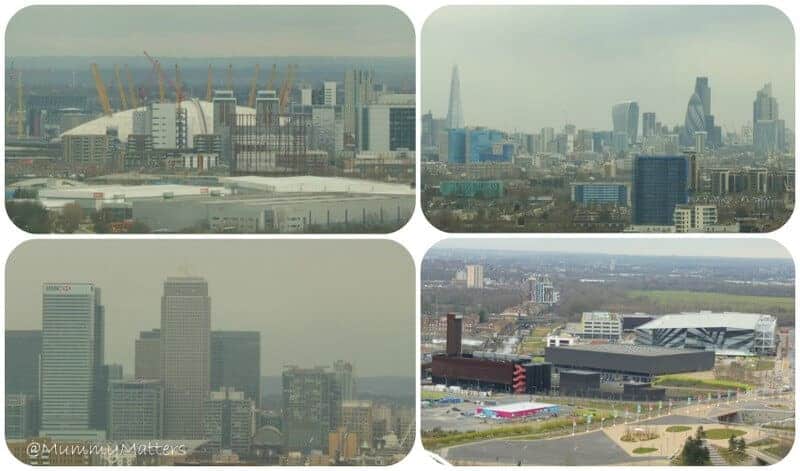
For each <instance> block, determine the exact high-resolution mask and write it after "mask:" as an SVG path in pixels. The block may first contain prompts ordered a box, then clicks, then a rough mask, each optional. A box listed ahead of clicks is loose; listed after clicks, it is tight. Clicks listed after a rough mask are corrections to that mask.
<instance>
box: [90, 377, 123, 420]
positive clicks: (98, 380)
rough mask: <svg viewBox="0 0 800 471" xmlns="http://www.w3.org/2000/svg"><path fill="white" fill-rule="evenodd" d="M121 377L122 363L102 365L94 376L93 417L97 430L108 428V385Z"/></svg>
mask: <svg viewBox="0 0 800 471" xmlns="http://www.w3.org/2000/svg"><path fill="white" fill-rule="evenodd" d="M121 379H122V365H119V364H113V365H102V366H101V367H100V369H99V373H98V374H97V375H96V377H95V391H96V392H95V398H94V417H95V423H96V428H97V429H98V430H108V420H109V417H108V412H109V400H110V399H109V385H110V384H111V381H118V380H121Z"/></svg>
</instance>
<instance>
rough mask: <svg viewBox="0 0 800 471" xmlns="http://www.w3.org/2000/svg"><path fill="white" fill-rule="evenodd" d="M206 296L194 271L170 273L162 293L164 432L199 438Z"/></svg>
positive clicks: (205, 375) (205, 384)
mask: <svg viewBox="0 0 800 471" xmlns="http://www.w3.org/2000/svg"><path fill="white" fill-rule="evenodd" d="M210 330H211V298H210V297H209V296H208V283H207V282H206V280H204V279H203V278H197V277H170V278H167V280H166V281H165V282H164V295H163V296H162V297H161V382H162V383H163V385H164V438H167V439H201V438H203V429H202V421H203V404H204V401H205V399H206V398H207V397H208V391H209V368H210V366H209V363H210V362H209V357H210V354H209V350H210V348H209V345H210V339H209V337H210Z"/></svg>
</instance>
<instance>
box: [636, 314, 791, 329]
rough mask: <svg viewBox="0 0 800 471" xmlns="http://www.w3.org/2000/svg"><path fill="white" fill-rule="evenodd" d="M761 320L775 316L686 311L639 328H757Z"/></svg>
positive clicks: (768, 320)
mask: <svg viewBox="0 0 800 471" xmlns="http://www.w3.org/2000/svg"><path fill="white" fill-rule="evenodd" d="M759 321H766V322H769V323H772V322H775V318H774V317H773V316H769V315H766V314H752V313H741V312H721V313H714V312H711V311H700V312H684V313H681V314H666V315H663V316H661V317H657V318H655V319H653V320H652V321H650V322H648V323H646V324H642V325H640V326H639V327H637V329H641V330H648V329H685V328H693V329H710V328H714V327H726V328H728V329H741V330H752V329H755V328H756V325H757V324H758V322H759Z"/></svg>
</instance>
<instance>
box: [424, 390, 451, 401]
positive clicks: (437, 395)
mask: <svg viewBox="0 0 800 471" xmlns="http://www.w3.org/2000/svg"><path fill="white" fill-rule="evenodd" d="M421 396H422V400H423V401H437V400H439V399H441V398H443V397H446V396H447V393H446V392H443V391H424V390H423V391H422V394H421Z"/></svg>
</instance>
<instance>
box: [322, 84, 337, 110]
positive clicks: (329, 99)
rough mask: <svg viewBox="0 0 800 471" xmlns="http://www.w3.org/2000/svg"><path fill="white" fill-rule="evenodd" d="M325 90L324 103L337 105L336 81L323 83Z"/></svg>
mask: <svg viewBox="0 0 800 471" xmlns="http://www.w3.org/2000/svg"><path fill="white" fill-rule="evenodd" d="M322 89H323V90H324V92H323V93H324V97H325V98H324V100H325V101H324V102H323V104H324V105H327V106H336V82H324V83H323V84H322Z"/></svg>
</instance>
